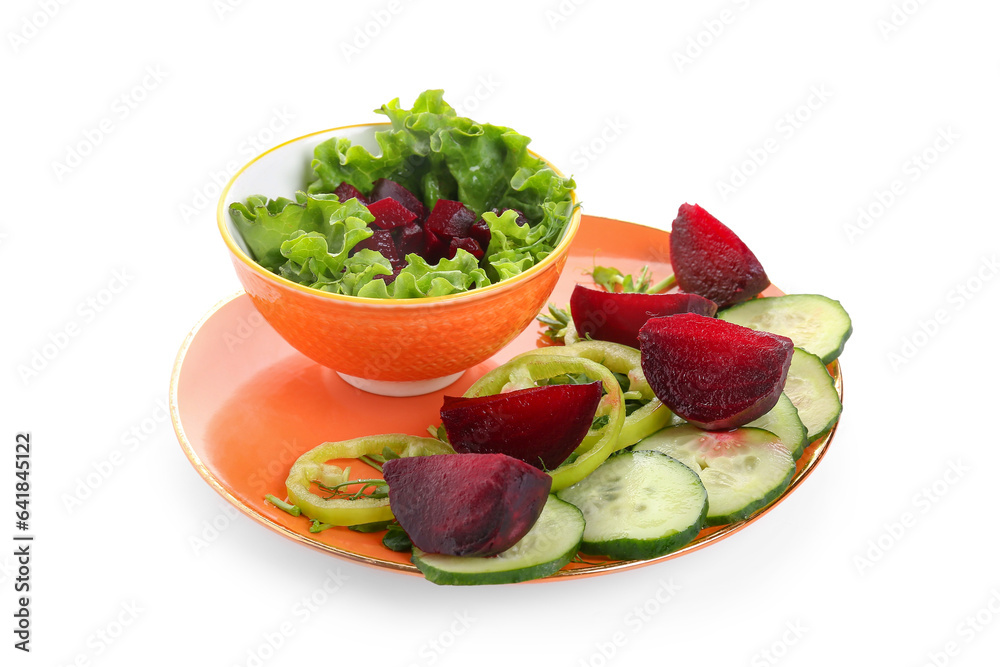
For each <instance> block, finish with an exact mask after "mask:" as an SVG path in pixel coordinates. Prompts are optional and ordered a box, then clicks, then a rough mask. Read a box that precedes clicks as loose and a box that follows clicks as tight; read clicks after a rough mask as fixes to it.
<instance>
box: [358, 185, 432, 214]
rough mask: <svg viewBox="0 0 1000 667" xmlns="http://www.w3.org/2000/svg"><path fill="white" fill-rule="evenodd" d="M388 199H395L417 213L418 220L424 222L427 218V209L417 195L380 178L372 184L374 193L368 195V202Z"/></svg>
mask: <svg viewBox="0 0 1000 667" xmlns="http://www.w3.org/2000/svg"><path fill="white" fill-rule="evenodd" d="M386 197H388V198H389V199H395V200H396V201H398V202H399V203H400V204H402V205H403V206H405V207H406V208H408V209H410V210H411V211H413V212H414V213H416V214H417V220H421V221H423V220H424V219H426V218H427V207H426V206H424V204H423V202H421V201H420V199H418V198H417V196H416V195H415V194H413V193H412V192H410V191H409V190H407V189H406V188H405V187H403V186H402V185H400V184H399V183H397V182H396V181H390V180H389V179H388V178H380V179H378V180H377V181H375V182H374V183H373V184H372V191H371V192H370V193H369V194H368V201H372V202H376V201H378V200H380V199H385V198H386Z"/></svg>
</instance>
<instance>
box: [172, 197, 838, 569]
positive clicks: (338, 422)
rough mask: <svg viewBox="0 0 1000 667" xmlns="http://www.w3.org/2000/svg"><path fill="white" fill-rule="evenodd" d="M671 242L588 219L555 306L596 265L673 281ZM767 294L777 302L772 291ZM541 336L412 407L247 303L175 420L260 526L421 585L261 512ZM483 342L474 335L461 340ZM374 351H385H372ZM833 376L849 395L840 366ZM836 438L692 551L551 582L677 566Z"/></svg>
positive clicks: (241, 301) (191, 341) (207, 346)
mask: <svg viewBox="0 0 1000 667" xmlns="http://www.w3.org/2000/svg"><path fill="white" fill-rule="evenodd" d="M669 239H670V235H669V234H668V233H667V232H664V231H660V230H657V229H653V228H650V227H642V226H640V225H635V224H631V223H628V222H621V221H618V220H609V219H607V218H595V217H591V216H584V218H583V221H582V223H581V227H580V231H579V234H578V235H577V237H576V239H575V240H574V242H573V245H572V246H571V248H570V253H569V258H568V260H567V264H566V269H565V270H564V271H563V275H562V277H561V278H560V280H559V283H558V285H557V286H556V289H555V292H553V294H552V297H551V299H550V300H551V301H552V302H554V303H557V304H565V303H568V302H569V297H570V293H571V292H572V290H573V286H574V285H575V284H576V283H577V282H579V281H586V280H587V278H586V277H585V276H584V275H583V272H584V271H586V270H588V269H590V268H592V267H593V266H594V264H595V263H597V264H603V265H609V264H610V265H612V266H615V267H617V268H619V269H621V270H622V271H625V272H626V273H628V272H635V271H637V270H638V269H639V268H641V267H642V266H646V265H648V266H649V267H650V269H652V271H653V275H654V277H655V278H657V279H659V278H662V277H664V276H666V275H668V274H669V273H670V272H671V269H670V263H669V256H670V253H669ZM764 294H766V295H777V294H781V292H780V291H779V290H777V289H776V288H775V287H774V286H773V285H772V286H771V287H769V288H768V290H767V291H765V292H764ZM541 329H542V327H541V326H540V325H539V326H529V327H528V329H527V330H526V331H524V332H523V333H522V334H521V335H519V336H518V337H517V338H515V339H514V341H513V342H511V343H510V344H509V345H508V346H507V347H505V348H504V349H502V350H501V351H500V352H498V353H497V354H496V355H494V356H493V357H491V358H490V359H488V360H486V361H485V362H483V363H481V364H479V365H478V366H474V367H473V368H471V369H470V370H469V371H467V372H466V374H465V375H464V376H462V378H461V379H459V380H458V382H456V383H455V384H453V385H451V386H450V387H448V388H447V389H445V390H444V391H439V392H435V393H432V394H427V395H425V396H416V397H413V398H389V397H384V396H375V395H373V394H368V393H365V392H362V391H360V390H358V389H354V388H353V387H351V386H349V385H347V384H346V383H345V382H344V381H343V380H341V379H340V378H339V377H338V376H337V375H336V373H334V372H333V371H332V370H330V369H328V368H324V367H323V366H320V365H318V364H316V363H315V362H313V361H310V360H309V359H307V358H306V357H304V356H303V355H301V354H300V353H299V352H296V351H295V350H294V349H292V348H291V347H290V346H289V345H288V344H287V343H285V342H284V341H283V340H282V339H281V338H280V337H279V336H278V334H277V333H275V332H274V330H273V329H271V327H270V326H269V325H268V324H267V323H266V322H264V320H263V318H262V317H261V316H260V314H258V313H257V311H256V310H255V309H254V307H253V305H252V304H251V303H250V299H249V297H247V295H246V294H244V293H240V294H238V295H236V296H234V297H231V298H229V299H227V300H225V301H223V302H222V303H220V304H219V305H217V306H216V307H215V308H213V309H212V311H211V312H210V313H208V315H206V316H205V317H204V319H202V321H201V322H199V323H198V324H197V325H196V326H195V327H194V329H193V330H192V331H191V333H190V334H188V337H187V339H186V340H185V341H184V344H183V345H182V346H181V350H180V352H179V353H178V355H177V362H176V363H175V365H174V371H173V376H172V378H171V383H170V409H171V413H172V417H173V423H174V429H175V430H176V432H177V437H178V439H179V440H180V443H181V447H183V449H184V453H185V454H186V455H187V457H188V458H189V459H190V460H191V463H192V464H193V465H194V467H195V469H196V470H197V471H198V473H199V474H200V475H201V476H202V477H204V478H205V480H206V481H207V482H208V483H209V484H210V485H211V486H212V488H214V489H215V490H216V491H218V492H219V493H220V494H221V495H222V496H223V497H224V498H225V499H226V500H228V501H229V502H231V503H232V504H233V505H235V506H236V507H237V508H239V509H240V510H242V511H243V512H244V513H245V514H247V515H248V516H250V517H251V518H253V519H254V520H255V521H258V522H259V523H261V524H263V525H265V526H267V527H268V528H271V529H272V530H275V531H277V532H278V533H281V534H282V535H285V536H286V537H289V538H291V539H293V540H296V541H297V542H301V543H302V544H306V545H308V546H310V547H314V548H316V549H320V550H322V551H328V552H330V553H333V554H336V555H338V556H341V557H344V558H347V559H350V560H354V561H358V562H361V563H364V564H366V565H372V566H375V567H381V568H386V569H390V570H398V571H401V572H407V573H411V574H419V572H418V570H417V569H416V568H415V567H414V566H413V565H412V564H410V562H409V557H408V555H405V554H399V553H395V552H392V551H389V550H388V549H385V548H384V547H383V546H382V544H381V536H382V534H381V533H368V534H365V533H356V532H353V531H350V530H348V529H346V528H331V529H328V530H325V531H323V532H320V533H317V534H313V533H310V532H309V530H308V528H309V525H310V523H309V521H308V520H307V519H306V518H305V517H292V516H290V515H288V514H286V513H284V512H282V511H281V510H278V509H276V508H274V507H273V506H271V505H270V504H268V503H267V502H265V501H264V496H265V495H266V494H268V493H273V494H274V495H276V496H278V497H279V498H284V497H285V486H284V481H285V477H286V475H287V473H288V469H289V467H290V466H291V464H292V462H293V461H294V460H295V459H296V458H298V456H299V455H300V454H302V453H303V452H305V451H307V450H309V449H312V448H313V447H315V446H316V445H319V444H320V443H322V442H326V441H329V440H345V439H348V438H356V437H359V436H363V435H372V434H376V433H412V434H414V435H425V434H426V428H427V426H429V425H431V424H434V425H436V424H438V423H440V420H439V417H438V410H439V409H440V407H441V402H442V399H441V397H442V396H443V395H444V394H446V393H447V394H449V395H452V396H458V395H461V394H462V393H463V392H464V391H465V390H466V389H467V388H468V387H469V386H470V385H471V384H472V383H473V382H474V381H475V380H476V379H477V378H479V377H480V376H481V375H483V374H484V373H486V372H487V371H489V370H490V369H492V368H495V367H496V366H498V365H500V364H502V363H503V362H505V361H507V360H508V359H510V358H511V357H513V356H514V355H516V354H519V353H521V352H525V351H527V350H531V349H534V348H536V347H543V346H545V344H546V343H545V339H544V338H543V337H542V336H541V335H540V332H541ZM453 335H455V336H475V335H476V332H475V331H468V332H462V331H455V332H453ZM373 344H377V342H373ZM829 368H830V372H831V373H832V374H833V377H834V379H835V381H836V384H837V391H838V392H840V393H841V395H843V390H842V384H841V378H840V366H839V364H838V363H837V362H834V363H833V364H831V365H830V367H829ZM835 430H836V427H834V429H833V430H831V431H830V432H829V433H827V434H826V435H825V436H823V437H822V438H819V439H817V440H816V441H815V442H813V443H812V444H811V445H810V446H809V447H808V448H807V449H806V451H805V454H803V456H802V458H801V459H800V460H799V462H798V465H797V467H796V471H795V476H794V477H793V478H792V483H791V485H790V486H789V487H788V489H787V490H786V491H785V492H784V493H783V494H782V495H781V496H780V497H779V498H778V499H777V500H776V501H775V502H774V503H772V504H771V505H770V506H768V507H767V508H764V509H763V510H761V511H760V512H758V513H757V514H755V515H754V516H752V517H751V518H749V519H747V520H745V521H741V522H738V523H734V524H729V525H727V526H717V527H713V528H707V529H705V530H703V531H702V532H701V533H700V534H699V535H698V538H697V539H696V540H695V541H694V542H692V543H691V544H689V545H688V546H686V547H684V548H683V549H680V550H679V551H676V552H674V553H672V554H668V555H666V556H661V557H660V558H654V559H650V560H639V561H614V560H608V559H604V558H601V557H595V556H582V558H583V559H585V561H586V562H582V563H577V562H573V563H570V564H569V565H567V566H566V567H565V568H563V569H562V570H561V571H560V572H557V573H556V574H555V575H553V576H552V577H549V579H564V578H566V577H578V576H590V575H596V574H604V573H607V572H611V571H614V570H623V569H628V568H633V567H639V566H642V565H648V564H649V563H655V562H658V561H663V560H667V559H670V558H676V557H677V556H680V555H681V554H685V553H688V552H691V551H695V550H697V549H700V548H702V547H705V546H707V545H709V544H712V543H713V542H716V541H718V540H721V539H723V538H725V537H727V536H728V535H732V534H733V533H735V532H736V531H738V530H740V529H742V528H744V527H745V526H747V525H749V524H750V523H752V522H753V521H755V520H757V519H758V518H760V517H761V516H762V515H764V514H765V513H767V512H768V511H769V510H770V509H771V508H772V507H774V506H775V505H776V504H777V503H779V502H781V501H782V500H783V499H785V498H786V497H787V496H788V495H789V494H790V493H791V492H792V491H793V490H795V488H797V487H798V485H799V484H800V483H801V482H802V480H803V479H805V478H806V476H807V475H808V474H809V473H810V472H811V471H812V469H813V468H815V467H816V464H818V463H819V461H820V459H821V458H822V457H823V454H824V453H825V452H826V448H827V446H828V445H829V443H830V441H831V439H832V438H833V433H834V431H835Z"/></svg>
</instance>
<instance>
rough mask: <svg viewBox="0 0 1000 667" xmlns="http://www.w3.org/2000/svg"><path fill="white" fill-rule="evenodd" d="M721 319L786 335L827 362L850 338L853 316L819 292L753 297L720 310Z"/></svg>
mask: <svg viewBox="0 0 1000 667" xmlns="http://www.w3.org/2000/svg"><path fill="white" fill-rule="evenodd" d="M718 317H719V319H721V320H725V321H727V322H732V323H733V324H739V325H742V326H745V327H749V328H751V329H757V330H759V331H769V332H771V333H775V334H779V335H782V336H787V337H788V338H791V339H792V342H794V343H795V347H801V348H802V349H804V350H806V351H808V352H811V353H812V354H815V355H816V356H818V357H819V358H820V359H821V360H822V361H823V363H824V364H828V363H830V362H831V361H833V360H834V359H836V358H837V357H839V356H840V353H841V352H843V351H844V343H846V342H847V339H848V338H850V337H851V332H852V331H853V327H852V325H851V318H850V316H849V315H848V314H847V311H846V310H844V307H843V306H842V305H840V302H839V301H834V300H833V299H829V298H827V297H825V296H821V295H819V294H789V295H787V296H768V297H762V298H759V299H751V300H749V301H744V302H743V303H741V304H738V305H736V306H732V307H731V308H726V309H725V310H722V311H719V315H718Z"/></svg>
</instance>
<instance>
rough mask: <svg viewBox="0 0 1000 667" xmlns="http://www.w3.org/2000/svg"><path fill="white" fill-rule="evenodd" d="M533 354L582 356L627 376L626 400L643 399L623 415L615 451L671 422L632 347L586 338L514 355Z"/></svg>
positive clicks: (671, 414) (669, 413)
mask: <svg viewBox="0 0 1000 667" xmlns="http://www.w3.org/2000/svg"><path fill="white" fill-rule="evenodd" d="M533 355H556V356H569V357H583V358H584V359H590V360H591V361H596V362H597V363H599V364H601V365H602V366H604V367H606V368H608V369H609V370H610V371H612V372H613V373H620V374H622V375H627V376H628V380H629V387H628V392H627V393H626V394H625V400H640V401H644V402H645V403H644V404H643V405H642V407H640V408H638V409H636V410H635V411H633V412H632V414H629V415H626V417H625V423H624V424H623V425H622V431H621V433H620V434H619V435H618V443H617V444H616V445H615V451H617V450H619V449H625V448H626V447H628V446H630V445H634V444H635V443H637V442H639V441H640V440H642V439H643V438H645V437H647V436H650V435H652V434H653V433H656V432H657V431H659V430H660V429H661V428H663V427H665V426H667V425H668V424H670V423H671V419H672V418H673V413H671V411H670V408H668V407H667V406H665V405H663V403H661V402H660V399H658V398H656V396H655V395H654V394H653V389H652V388H651V387H650V386H649V382H647V381H646V376H645V375H644V374H643V372H642V355H641V354H640V353H639V350H637V349H635V348H634V347H629V346H627V345H619V344H618V343H610V342H607V341H602V340H586V341H580V342H578V343H573V344H572V345H557V346H554V347H543V348H539V349H537V350H531V351H530V352H525V353H524V354H520V355H518V356H517V357H514V359H520V358H522V357H530V356H533Z"/></svg>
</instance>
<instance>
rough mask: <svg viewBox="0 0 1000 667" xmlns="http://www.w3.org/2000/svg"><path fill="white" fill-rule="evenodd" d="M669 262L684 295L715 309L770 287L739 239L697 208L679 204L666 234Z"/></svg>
mask: <svg viewBox="0 0 1000 667" xmlns="http://www.w3.org/2000/svg"><path fill="white" fill-rule="evenodd" d="M670 263H671V264H673V266H674V275H676V276H677V284H678V285H680V287H681V289H682V290H684V291H685V292H691V293H692V294H700V295H701V296H703V297H705V298H706V299H711V300H712V301H714V302H715V303H716V304H718V306H719V308H727V307H729V306H731V305H733V304H735V303H739V302H741V301H746V300H747V299H752V298H753V297H755V296H757V295H758V294H760V293H761V292H763V291H764V289H765V288H767V286H768V285H770V284H771V281H770V280H769V279H768V277H767V274H766V273H764V267H762V266H761V265H760V262H759V261H757V258H756V257H755V256H754V254H753V253H752V252H750V249H749V248H748V247H747V246H746V244H745V243H743V241H741V240H740V237H738V236H736V234H734V233H733V232H732V230H730V229H729V228H728V227H726V226H725V225H724V224H722V223H721V222H719V221H718V220H717V219H715V218H714V217H713V216H712V215H711V214H710V213H709V212H708V211H706V210H705V209H703V208H702V207H701V206H698V205H697V204H694V205H693V206H692V205H691V204H683V205H682V206H681V207H680V210H679V211H678V212H677V217H676V218H675V219H674V222H673V227H672V230H671V232H670Z"/></svg>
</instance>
